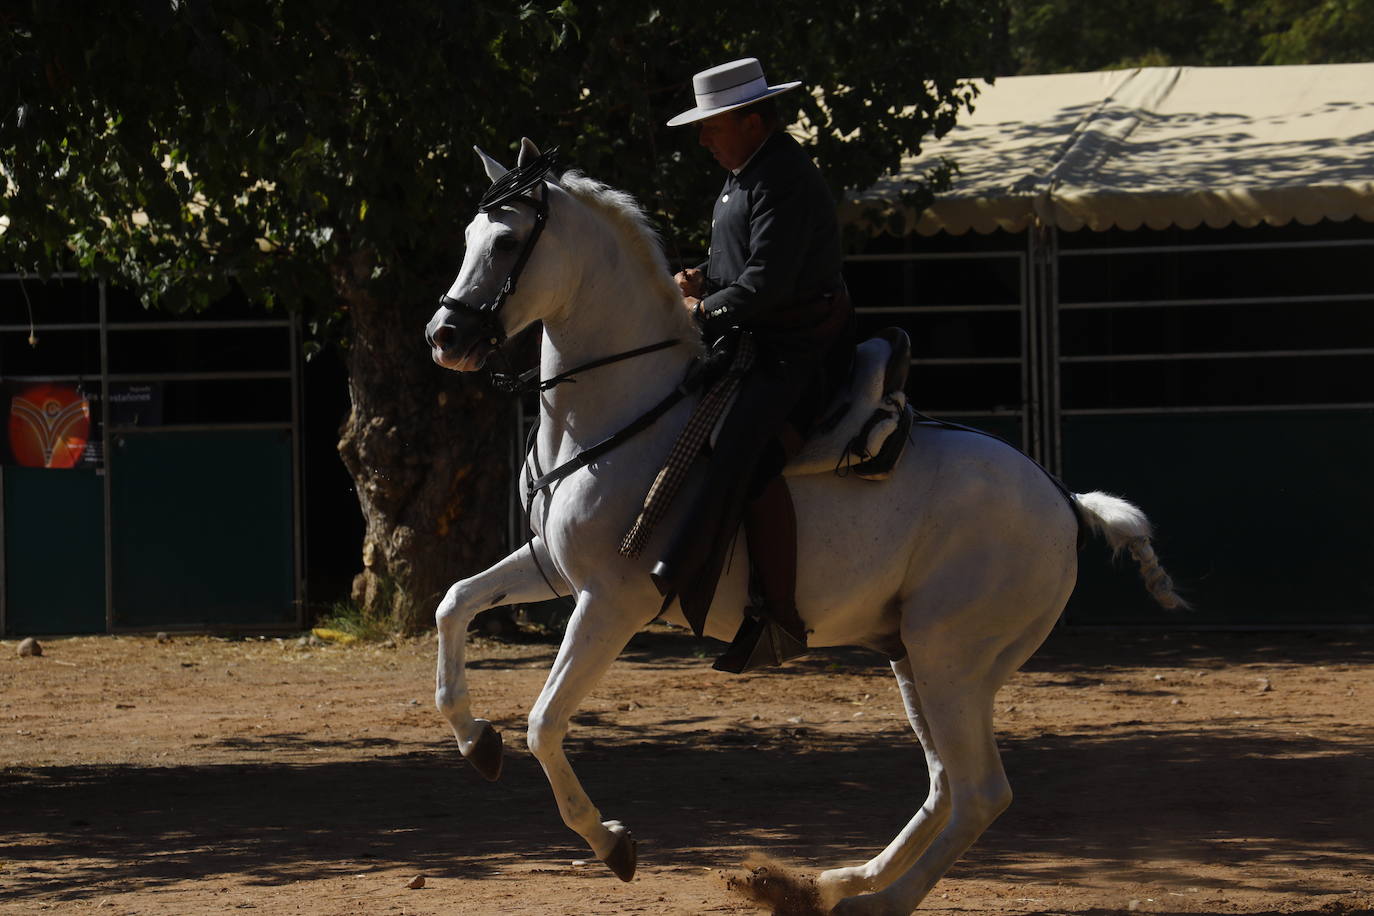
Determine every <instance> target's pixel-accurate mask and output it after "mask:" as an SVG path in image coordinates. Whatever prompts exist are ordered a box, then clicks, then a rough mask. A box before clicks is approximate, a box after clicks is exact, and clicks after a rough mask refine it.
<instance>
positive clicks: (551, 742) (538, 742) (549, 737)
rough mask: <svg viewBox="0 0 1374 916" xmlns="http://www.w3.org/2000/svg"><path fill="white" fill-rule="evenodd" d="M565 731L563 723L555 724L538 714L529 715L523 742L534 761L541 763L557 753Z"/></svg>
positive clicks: (547, 717)
mask: <svg viewBox="0 0 1374 916" xmlns="http://www.w3.org/2000/svg"><path fill="white" fill-rule="evenodd" d="M566 730H567V729H566V727H565V726H564V724H563V723H561V722H556V721H554V720H553V719H552V718H550V717H549V716H546V715H544V714H542V713H539V712H532V713H530V721H529V729H528V731H527V732H526V735H525V740H526V743H527V744H528V745H529V748H530V753H531V754H533V755H534V759H536V760H538V761H540V762H543V761H546V760H548V759H549V758H550V757H551V756H553V755H554V754H556V753H558V750H559V748H560V747H562V744H563V735H564V733H565V731H566Z"/></svg>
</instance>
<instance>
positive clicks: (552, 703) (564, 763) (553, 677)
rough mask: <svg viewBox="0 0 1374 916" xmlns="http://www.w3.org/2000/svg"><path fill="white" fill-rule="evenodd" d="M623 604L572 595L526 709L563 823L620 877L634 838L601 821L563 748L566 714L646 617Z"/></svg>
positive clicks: (624, 876)
mask: <svg viewBox="0 0 1374 916" xmlns="http://www.w3.org/2000/svg"><path fill="white" fill-rule="evenodd" d="M624 605H625V606H620V605H618V604H616V603H613V602H610V601H606V600H603V599H598V598H596V597H594V596H593V594H592V593H590V592H585V591H584V592H583V593H582V594H581V595H579V596H578V601H577V610H576V611H575V612H574V613H573V616H572V620H570V621H569V622H568V629H567V630H566V631H565V632H564V634H563V644H562V645H561V646H560V647H559V649H558V658H557V659H556V660H555V661H554V663H553V668H552V669H551V670H550V671H549V679H548V681H546V682H545V684H544V689H543V690H542V691H540V693H539V700H538V701H537V702H536V703H535V704H534V709H532V710H531V711H530V723H529V746H530V753H532V754H534V756H535V758H536V759H537V760H538V761H539V763H540V765H541V766H542V767H543V768H544V775H545V776H547V777H548V779H549V785H550V787H552V788H553V794H554V798H555V799H557V801H558V811H559V813H560V814H562V815H563V823H565V824H567V825H568V826H569V827H571V828H572V829H573V830H575V831H576V832H577V833H578V834H579V835H580V836H581V837H582V838H583V839H584V840H586V841H587V845H589V846H591V848H592V852H594V853H596V855H597V858H599V859H601V861H603V862H605V863H606V864H607V865H608V866H609V867H610V869H611V871H613V872H615V874H616V877H618V878H620V880H622V881H629V880H630V879H631V878H633V877H634V874H635V859H636V855H635V842H634V838H633V837H631V836H630V832H629V831H628V830H626V829H625V827H624V826H623V825H622V824H621V823H620V822H619V821H604V822H603V821H602V820H601V812H600V811H598V810H597V809H596V806H595V805H594V804H592V800H591V799H590V798H588V797H587V793H586V791H585V790H584V789H583V788H582V784H581V783H580V782H578V779H577V776H576V774H574V773H573V770H572V766H571V764H569V763H568V758H567V755H566V754H564V753H563V738H564V736H566V735H567V733H568V719H569V718H570V717H571V716H572V713H573V710H574V709H576V708H577V706H578V704H579V703H581V701H582V700H583V698H585V697H586V696H587V694H588V693H589V692H590V691H591V689H592V687H593V686H594V685H595V684H596V682H597V681H598V680H600V678H601V675H603V674H605V673H606V669H607V668H609V667H610V666H611V663H612V662H613V661H615V659H616V656H618V655H619V654H620V653H621V650H623V649H624V648H625V644H626V643H627V642H629V641H630V637H631V636H633V635H634V634H635V631H636V630H638V629H639V628H640V627H641V626H642V625H643V624H645V623H647V622H648V617H646V616H645V615H643V614H637V613H635V612H634V609H633V604H632V603H631V602H625V603H624Z"/></svg>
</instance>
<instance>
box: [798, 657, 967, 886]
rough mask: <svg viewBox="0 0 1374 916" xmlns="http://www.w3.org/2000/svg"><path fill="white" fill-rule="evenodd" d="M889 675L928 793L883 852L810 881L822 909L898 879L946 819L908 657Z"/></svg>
mask: <svg viewBox="0 0 1374 916" xmlns="http://www.w3.org/2000/svg"><path fill="white" fill-rule="evenodd" d="M892 673H893V674H895V675H896V676H897V687H898V689H899V690H900V691H901V694H902V703H903V705H904V706H905V707H906V715H907V719H908V720H909V721H910V722H911V728H912V730H913V731H915V732H916V737H917V739H919V740H920V742H921V748H922V750H924V751H925V755H926V770H927V772H928V773H929V777H930V791H929V792H928V793H927V795H926V800H925V803H924V804H923V805H921V810H919V811H917V812H916V816H915V817H913V818H912V819H911V820H910V821H908V822H907V825H906V826H905V827H904V828H902V832H901V833H899V834H897V836H896V838H894V839H893V840H892V842H891V843H889V844H887V848H886V849H884V850H883V851H882V852H881V853H879V854H878V855H876V856H874V857H873V858H872V859H870V860H869V861H868V862H866V863H864V864H863V865H860V866H857V867H851V868H833V869H830V870H829V871H825V872H822V873H821V875H820V876H819V877H818V878H817V879H816V884H817V886H818V887H819V888H820V892H821V900H822V902H823V903H824V904H825V906H827V907H831V906H834V905H835V903H836V902H837V901H838V900H840V899H841V898H842V897H849V896H852V895H854V894H862V893H867V892H870V891H875V890H879V889H881V888H884V887H886V886H887V885H889V884H891V883H892V882H893V881H894V880H895V879H896V878H897V877H898V876H900V875H902V874H904V873H905V872H906V871H907V869H909V868H911V866H912V865H914V864H915V862H916V859H917V857H918V856H920V854H921V853H923V852H925V850H926V847H928V846H929V845H930V843H931V841H932V840H933V839H934V838H935V836H936V834H938V833H939V832H940V829H941V828H943V827H944V826H945V824H946V822H948V820H949V811H950V804H949V781H948V779H947V778H946V776H945V768H944V765H943V764H942V763H941V761H940V755H939V753H938V752H937V751H936V748H935V742H934V741H933V740H932V738H931V736H930V731H929V729H928V728H927V727H926V720H925V713H924V712H923V711H922V709H921V695H920V693H918V692H917V690H916V679H915V676H914V675H913V674H912V671H911V658H910V656H908V657H906V658H903V659H902V660H901V661H896V662H893V663H892Z"/></svg>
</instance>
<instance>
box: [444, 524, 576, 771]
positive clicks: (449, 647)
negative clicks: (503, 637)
mask: <svg viewBox="0 0 1374 916" xmlns="http://www.w3.org/2000/svg"><path fill="white" fill-rule="evenodd" d="M531 550H535V551H538V553H539V564H541V565H542V568H543V570H544V572H545V573H547V574H548V575H549V576H550V577H552V581H553V584H554V585H555V586H559V587H564V586H563V585H562V582H561V580H559V578H558V576H557V574H556V573H555V572H553V564H552V563H551V562H550V561H549V555H548V551H547V550H545V548H544V545H543V543H542V542H541V541H540V540H539V538H535V539H534V540H533V541H532V542H531V543H530V544H529V545H527V546H525V547H521V548H520V549H518V550H516V551H515V552H514V553H512V554H511V555H510V556H508V557H506V558H505V559H504V560H502V561H501V562H499V563H497V564H496V565H495V566H493V567H491V568H490V569H488V570H486V571H485V572H482V573H478V574H477V575H475V576H473V577H472V578H470V579H464V580H462V581H461V582H458V583H456V584H454V585H453V586H452V587H451V588H450V589H449V590H448V592H447V593H446V594H445V595H444V598H443V600H442V601H440V602H439V609H438V610H437V611H435V613H434V622H435V623H436V624H437V626H438V631H439V660H438V670H437V671H436V673H435V677H434V705H435V706H437V707H439V712H440V713H442V714H443V716H444V718H445V719H448V722H449V725H451V726H452V727H453V734H454V736H455V737H457V739H458V749H459V750H460V751H462V753H463V757H464V758H465V759H466V760H467V761H468V762H469V763H471V764H472V765H473V766H474V767H476V768H477V772H479V773H481V774H482V775H483V776H485V777H486V778H487V779H496V778H497V777H498V776H500V775H501V734H500V732H498V731H497V730H496V729H495V728H493V727H492V724H491V723H490V722H488V721H487V720H486V719H474V718H473V717H472V701H471V698H470V697H469V696H468V685H467V672H466V669H465V665H466V654H467V632H468V623H469V622H470V621H471V620H472V618H473V615H474V614H476V613H477V612H478V611H485V610H487V609H488V608H493V607H497V606H498V605H502V604H515V603H517V602H521V601H542V600H545V599H547V598H550V597H552V596H551V595H550V593H549V582H547V581H545V579H544V575H543V574H541V572H540V565H536V563H535V560H534V557H533V555H532V553H531Z"/></svg>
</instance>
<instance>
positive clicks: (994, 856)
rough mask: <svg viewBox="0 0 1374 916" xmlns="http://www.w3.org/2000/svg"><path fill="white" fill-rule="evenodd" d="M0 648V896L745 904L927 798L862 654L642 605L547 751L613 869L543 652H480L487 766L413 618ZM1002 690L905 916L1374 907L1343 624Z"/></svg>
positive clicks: (272, 904)
mask: <svg viewBox="0 0 1374 916" xmlns="http://www.w3.org/2000/svg"><path fill="white" fill-rule="evenodd" d="M15 646H16V643H15V641H13V640H11V641H9V642H6V643H4V644H3V645H0V914H10V913H40V912H64V913H65V912H73V913H77V912H86V911H91V912H93V913H98V914H111V916H113V914H124V913H137V914H153V916H172V914H194V913H224V912H232V911H236V910H250V909H251V910H257V911H259V912H264V913H288V914H312V916H323V914H354V913H366V914H373V913H376V914H412V916H422V914H453V913H477V914H488V913H490V914H506V913H516V914H615V913H642V914H699V913H716V914H720V913H724V914H747V913H758V912H760V911H759V910H758V909H755V908H754V907H753V906H752V905H751V904H749V903H748V902H746V901H744V900H743V899H741V898H740V897H739V896H738V895H736V894H735V893H733V892H731V891H730V890H729V889H727V888H726V886H725V881H724V876H726V875H729V874H739V866H740V863H741V861H742V860H744V858H745V857H746V856H747V855H748V854H749V853H750V852H752V851H760V852H762V853H765V854H767V855H768V856H771V857H772V858H773V859H774V860H776V861H777V862H780V863H783V864H785V865H786V866H788V867H790V868H793V869H795V870H797V871H799V872H801V873H804V874H815V873H816V872H818V871H819V870H821V869H823V868H826V867H829V866H833V865H836V864H852V863H858V862H860V861H862V860H863V859H865V858H867V857H868V856H870V855H872V854H873V853H875V852H876V851H877V850H878V849H880V848H881V847H882V846H883V845H884V844H885V843H886V842H887V841H888V840H889V839H890V838H891V837H892V836H893V835H894V834H895V833H896V832H897V830H898V829H899V828H900V827H901V825H902V824H903V823H904V822H905V821H906V820H907V818H909V817H910V816H911V814H912V813H913V812H914V811H915V810H916V808H917V807H918V806H919V805H920V803H921V801H922V799H923V798H924V796H925V791H926V784H925V775H924V763H923V758H922V756H921V753H920V751H919V749H918V746H917V744H916V742H915V740H914V738H913V737H912V736H911V733H910V731H909V729H908V727H907V724H906V722H905V719H904V717H903V716H902V712H901V707H900V701H899V699H898V696H897V692H896V689H895V686H894V684H893V680H892V677H891V674H890V672H889V671H888V669H887V667H886V665H885V664H883V663H882V661H881V659H879V658H878V657H877V656H874V655H871V654H868V653H862V652H834V653H824V654H817V655H814V656H812V657H809V658H808V659H805V660H803V661H802V662H800V663H794V664H792V665H790V666H789V667H788V668H786V669H784V670H782V671H779V672H777V673H769V674H762V675H746V676H730V675H725V674H720V673H717V672H715V671H712V670H711V668H710V664H709V658H710V652H711V650H712V648H713V647H714V646H715V644H713V643H705V642H700V641H697V640H694V639H692V638H690V637H689V636H686V635H684V634H682V633H681V632H680V631H670V630H667V629H664V628H661V627H654V628H651V629H649V630H646V631H645V632H644V633H642V634H640V636H638V637H636V640H635V642H634V643H633V644H632V645H631V647H630V649H629V651H628V652H627V653H626V655H625V657H624V658H622V659H621V661H619V662H618V663H617V664H616V666H615V667H614V668H613V669H612V671H611V673H610V675H609V676H608V677H607V679H606V680H605V681H604V682H603V684H602V685H601V687H600V688H599V689H598V690H597V691H596V692H595V693H594V694H593V695H592V697H591V698H590V699H589V700H588V702H587V703H586V704H585V708H584V710H583V712H582V713H581V714H580V715H579V716H577V717H576V719H575V724H574V729H573V732H572V735H571V736H570V738H569V742H568V747H569V751H570V756H571V758H572V760H573V764H574V766H575V767H577V769H578V772H579V774H580V776H581V777H582V779H583V782H584V784H585V785H586V787H587V789H588V791H589V792H590V794H591V795H592V797H593V799H595V800H596V801H597V803H598V804H599V805H600V807H601V810H602V812H603V815H604V816H606V817H615V818H619V819H621V820H623V821H624V822H625V823H626V824H627V825H629V826H630V827H631V829H632V830H633V831H634V833H635V836H636V838H637V839H638V840H639V857H640V867H639V873H638V875H637V877H636V878H635V880H634V882H633V883H630V884H623V883H622V882H620V881H619V880H617V879H616V878H614V877H613V876H612V875H611V874H610V873H609V872H608V871H607V870H606V869H605V867H604V866H602V865H601V864H600V863H599V862H597V861H595V860H594V859H593V860H591V861H590V862H588V861H587V859H588V856H589V854H588V851H587V850H586V849H585V848H584V847H582V845H581V843H580V840H579V839H578V838H577V837H576V836H575V835H574V834H572V833H571V832H570V831H568V830H567V829H566V828H564V827H563V825H562V823H561V821H560V820H559V818H558V814H557V811H556V809H555V807H554V805H553V801H552V799H551V797H550V793H549V791H548V786H547V783H546V782H545V781H544V777H543V774H542V772H541V771H540V770H539V767H538V765H537V764H536V763H535V762H534V760H533V759H532V758H531V757H530V756H529V754H528V753H527V752H526V751H525V748H524V726H525V716H526V714H527V712H528V711H529V708H530V704H531V703H532V702H533V701H534V698H535V696H536V694H537V692H538V690H539V687H540V685H541V684H542V682H543V678H544V674H545V671H546V670H547V668H548V665H549V663H550V661H551V660H552V657H553V652H554V649H555V647H554V646H553V645H552V644H551V643H548V642H540V641H528V642H522V643H517V644H503V643H496V642H490V641H481V640H479V641H475V642H474V647H473V650H472V653H471V665H470V672H471V685H472V689H473V694H474V702H475V708H476V709H477V711H478V714H479V715H485V716H486V717H488V718H490V719H492V720H493V721H494V722H495V723H496V724H497V725H498V727H500V728H501V729H502V731H503V732H504V734H505V738H506V743H507V749H508V754H507V759H506V768H505V773H504V774H503V776H502V778H501V780H500V781H499V782H497V783H487V782H486V781H484V780H483V779H482V778H481V777H479V776H478V775H477V773H476V772H475V771H473V770H472V769H471V768H470V767H469V766H468V765H467V764H466V763H465V762H464V761H463V760H462V759H461V758H460V756H459V754H458V751H457V748H456V746H455V744H454V742H453V740H452V738H451V737H450V736H449V735H448V733H447V729H446V726H445V724H444V723H443V722H442V721H441V719H440V718H439V716H438V714H437V713H436V712H435V711H434V709H433V705H432V700H431V697H432V684H433V674H432V670H433V653H434V643H433V641H432V640H431V639H429V638H419V639H415V640H401V641H399V642H398V643H397V644H396V645H394V646H385V645H365V646H354V647H349V648H345V647H339V646H325V647H301V646H299V645H297V641H296V640H295V639H287V640H277V639H256V638H255V639H248V640H240V641H230V640H225V639H216V638H211V637H173V638H172V639H171V640H170V641H167V642H159V641H157V640H156V639H154V638H152V637H90V638H78V639H58V640H52V641H46V640H45V641H44V654H43V656H42V657H40V658H20V657H19V656H18V655H17V653H16V651H15ZM997 711H998V720H999V727H1000V735H999V737H1000V743H1001V748H1002V754H1003V759H1004V761H1005V763H1006V768H1007V771H1008V774H1009V776H1010V778H1011V782H1012V785H1013V787H1014V789H1015V791H1016V793H1017V798H1016V801H1015V802H1014V803H1013V805H1012V808H1011V810H1010V811H1008V812H1007V813H1006V814H1005V815H1003V817H1002V818H1001V819H1000V820H999V821H998V822H997V823H996V824H994V825H993V827H992V828H991V829H990V830H989V831H988V832H987V834H985V835H984V837H983V838H982V840H981V841H980V842H979V843H978V844H977V845H976V846H975V847H974V848H973V849H972V850H971V851H970V852H969V854H968V855H966V856H965V857H964V859H963V860H962V861H961V862H960V863H959V864H958V865H956V866H955V868H954V869H953V871H952V872H951V873H950V875H949V876H948V877H947V878H946V879H945V880H944V881H942V882H941V883H940V884H939V885H938V886H937V887H936V889H935V891H934V892H933V893H932V894H931V896H930V898H929V899H928V900H927V901H926V903H925V906H924V907H923V909H922V912H926V911H929V912H934V913H949V914H984V913H987V914H992V913H997V914H1011V913H1015V914H1032V913H1033V914H1082V916H1087V914H1106V913H1117V912H1131V911H1134V912H1139V913H1164V914H1182V913H1227V914H1230V913H1243V914H1277V913H1296V914H1313V916H1316V914H1322V916H1339V914H1351V913H1371V912H1374V640H1371V639H1370V638H1369V635H1368V634H1350V633H1346V634H1343V635H1340V634H1325V635H1323V634H1267V635H1257V634H1249V635H1235V634H1173V635H1167V634H1163V633H1153V634H1138V633H1118V632H1082V631H1061V632H1059V633H1057V634H1055V635H1054V636H1052V637H1051V639H1050V641H1049V643H1048V644H1047V645H1046V646H1045V647H1044V648H1042V649H1041V651H1040V652H1039V653H1038V654H1037V655H1036V656H1035V657H1034V658H1033V659H1032V660H1031V661H1030V662H1029V663H1028V665H1027V666H1026V668H1025V670H1023V671H1022V672H1021V673H1019V674H1018V675H1017V676H1016V677H1015V678H1014V679H1013V681H1012V682H1011V683H1010V684H1009V685H1008V686H1007V687H1006V688H1005V689H1004V690H1003V692H1002V693H1001V694H1000V695H999V698H998V703H997ZM416 875H423V876H424V877H425V884H424V887H423V888H419V889H410V888H408V887H407V883H408V882H409V881H410V880H411V879H412V878H413V877H414V876H416Z"/></svg>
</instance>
